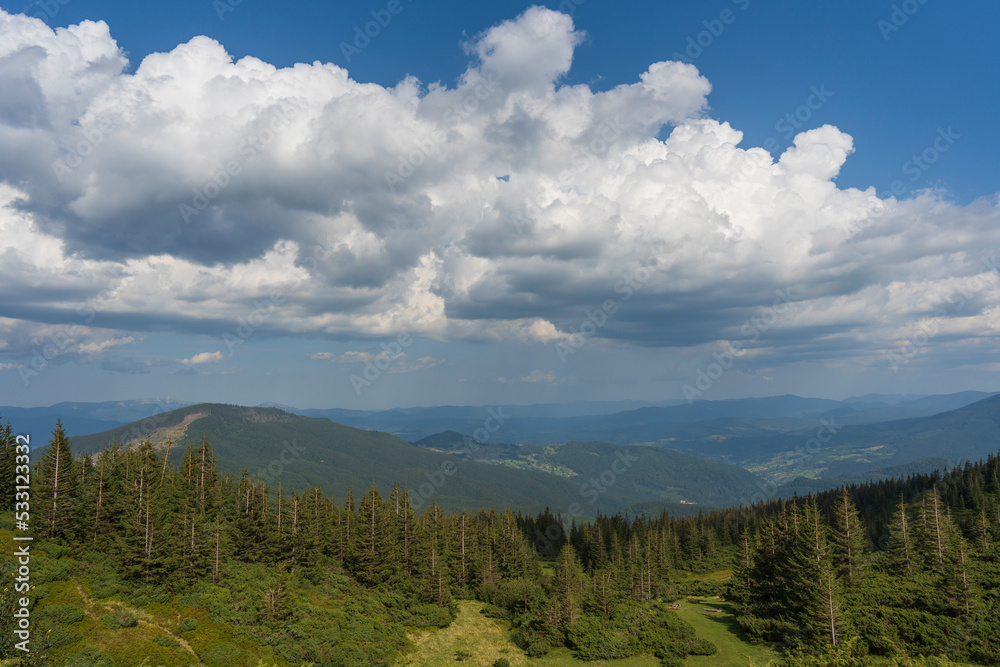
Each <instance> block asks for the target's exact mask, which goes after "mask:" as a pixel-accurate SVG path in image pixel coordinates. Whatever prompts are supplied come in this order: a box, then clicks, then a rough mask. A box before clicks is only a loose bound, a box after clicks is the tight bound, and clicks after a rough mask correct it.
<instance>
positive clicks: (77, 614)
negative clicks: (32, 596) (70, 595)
mask: <svg viewBox="0 0 1000 667" xmlns="http://www.w3.org/2000/svg"><path fill="white" fill-rule="evenodd" d="M39 613H40V615H41V617H42V618H43V619H50V620H51V621H52V622H54V623H58V624H60V625H69V624H70V623H79V622H80V621H82V620H83V609H82V608H81V607H78V606H76V605H75V604H53V605H47V606H45V607H43V608H42V609H41V611H40V612H39Z"/></svg>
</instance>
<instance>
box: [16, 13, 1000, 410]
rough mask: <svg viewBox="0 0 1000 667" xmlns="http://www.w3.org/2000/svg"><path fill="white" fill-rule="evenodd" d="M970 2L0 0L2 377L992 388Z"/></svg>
mask: <svg viewBox="0 0 1000 667" xmlns="http://www.w3.org/2000/svg"><path fill="white" fill-rule="evenodd" d="M998 19H1000V6H998V5H997V4H996V3H992V2H990V3H988V2H968V3H960V4H956V3H944V2H941V1H940V0H923V1H921V0H907V1H905V2H880V1H875V2H871V1H868V0H865V1H864V2H862V1H859V0H847V1H844V2H832V1H830V2H810V3H801V2H792V1H790V0H789V1H778V2H770V3H764V2H761V1H760V0H713V1H711V2H699V3H663V2H632V3H615V4H612V3H604V2H597V1H596V0H563V1H562V2H561V3H556V2H552V3H547V4H538V5H532V4H528V3H521V2H495V3H458V2H435V3H427V2H420V0H385V1H375V2H366V3H365V2H340V3H302V4H299V5H296V6H295V7H294V8H292V9H290V8H289V6H288V5H279V4H278V3H276V2H269V1H265V0H214V1H210V0H199V1H197V2H194V1H188V0H182V1H180V2H176V3H172V4H166V3H152V4H147V5H143V4H138V3H119V2H87V1H85V0H65V2H63V1H62V0H42V1H41V2H34V3H29V4H23V5H22V4H20V3H13V4H12V3H7V2H0V258H2V259H0V405H21V406H34V405H51V404H54V403H57V402H60V401H101V400H122V399H129V398H163V399H167V398H169V399H172V400H180V401H213V402H228V403H237V404H244V405H256V404H260V403H264V402H275V403H282V404H288V405H294V406H296V407H300V408H327V407H346V408H365V409H376V408H388V407H405V406H413V405H446V404H490V403H507V404H510V403H515V404H516V403H541V402H569V401H575V400H620V399H644V400H649V401H666V400H679V399H688V400H704V399H722V398H732V397H740V396H766V395H777V394H786V393H793V394H798V395H802V396H820V397H829V398H843V397H846V396H850V395H858V394H864V393H870V392H884V393H911V394H912V393H924V394H931V393H948V392H952V391H961V390H965V389H979V390H987V391H989V390H993V391H996V390H998V389H1000V382H998V381H997V372H998V370H1000V356H998V354H997V353H998V352H1000V339H998V336H997V325H998V323H1000V310H998V308H997V298H998V296H1000V276H998V275H997V257H996V251H997V249H998V241H1000V194H998V192H1000V185H998V183H1000V179H998V176H1000V158H998V155H1000V127H998V124H997V123H996V113H995V109H996V108H997V104H998V101H1000V89H998V87H997V85H996V81H997V80H998V79H1000V44H998V43H997V40H996V39H995V34H994V32H995V26H996V25H997V24H998Z"/></svg>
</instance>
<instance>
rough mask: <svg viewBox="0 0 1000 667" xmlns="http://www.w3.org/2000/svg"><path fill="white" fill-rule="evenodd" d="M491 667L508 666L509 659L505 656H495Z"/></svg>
mask: <svg viewBox="0 0 1000 667" xmlns="http://www.w3.org/2000/svg"><path fill="white" fill-rule="evenodd" d="M493 667H510V660H508V659H507V658H497V659H496V660H494V661H493Z"/></svg>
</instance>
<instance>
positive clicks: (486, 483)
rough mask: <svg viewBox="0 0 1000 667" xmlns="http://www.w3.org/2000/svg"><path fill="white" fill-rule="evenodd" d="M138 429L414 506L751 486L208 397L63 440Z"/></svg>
mask: <svg viewBox="0 0 1000 667" xmlns="http://www.w3.org/2000/svg"><path fill="white" fill-rule="evenodd" d="M147 437H148V438H149V439H150V441H151V442H152V444H153V446H154V447H157V448H161V449H162V448H164V447H166V446H167V443H168V442H170V443H171V446H172V456H173V460H174V461H178V460H179V459H180V455H181V454H182V453H183V451H184V450H185V449H186V447H187V443H188V441H191V442H194V443H199V442H200V441H201V439H202V438H203V437H204V438H205V439H207V441H208V442H209V443H211V445H212V448H213V450H214V452H215V458H216V465H217V466H218V468H219V469H220V470H221V471H225V472H229V473H232V474H234V475H239V474H240V473H241V471H242V470H243V469H244V467H245V468H246V469H247V471H248V473H249V474H250V476H251V477H253V478H257V477H258V476H260V477H262V478H263V479H264V480H265V481H267V482H268V484H269V485H270V486H272V487H273V486H274V485H275V484H276V483H277V481H278V477H279V476H280V478H281V483H282V485H283V486H284V488H286V489H288V490H295V489H298V490H301V489H306V488H309V487H311V486H313V485H318V486H320V487H321V488H323V490H324V491H326V492H327V493H329V494H332V495H334V496H335V497H343V496H344V494H345V493H346V492H347V490H348V488H353V489H355V490H357V489H365V488H368V487H369V486H371V485H372V483H373V482H374V483H375V484H376V485H377V486H378V487H379V488H380V489H381V490H382V491H383V492H384V493H387V492H388V491H389V490H390V489H391V488H392V485H393V483H394V482H399V483H400V484H404V485H406V486H407V487H408V488H409V489H410V491H411V497H413V498H414V499H415V501H416V502H417V503H418V504H419V503H421V502H424V501H426V502H430V499H431V498H434V499H436V500H437V501H438V502H439V503H441V505H442V506H443V507H444V508H445V509H447V510H449V511H455V510H462V509H477V508H480V507H508V506H509V507H511V508H513V509H515V510H522V511H528V512H535V511H539V510H541V509H543V508H545V507H551V508H553V509H554V510H559V511H563V512H564V513H568V514H576V515H578V516H591V517H592V516H595V515H596V513H597V512H599V511H600V512H604V513H616V512H622V511H625V510H627V509H628V508H630V507H632V506H634V505H637V504H643V506H645V507H651V506H655V505H656V504H660V505H665V506H666V505H668V504H669V506H670V507H671V508H674V509H677V510H684V509H687V510H690V511H697V509H696V508H697V507H698V506H704V505H711V506H715V507H722V506H726V505H731V504H738V503H739V502H741V500H742V499H745V498H750V497H752V496H753V495H754V494H755V493H757V492H758V491H759V489H758V487H757V485H758V484H759V483H760V480H759V479H758V478H757V477H756V476H755V475H753V474H751V473H749V472H747V471H746V470H743V469H741V468H738V467H736V466H731V465H725V464H720V463H717V462H713V461H708V460H705V459H701V458H698V457H695V456H691V455H688V454H681V453H678V452H672V451H669V450H663V449H656V448H651V447H633V448H625V447H620V446H616V445H609V444H604V443H586V444H576V445H573V444H571V445H561V446H559V447H558V452H557V453H556V454H555V455H554V456H553V458H554V459H556V462H555V465H553V466H551V467H546V466H534V465H527V464H523V462H518V461H516V460H511V461H508V462H507V463H509V465H498V464H495V463H496V462H494V463H485V462H482V461H477V460H472V459H473V458H476V457H478V456H479V454H478V453H476V456H474V457H470V456H468V455H465V456H463V457H459V456H455V455H454V454H455V452H444V451H434V450H432V449H428V448H424V447H417V446H414V445H412V444H410V443H407V442H404V441H403V440H400V439H399V438H397V437H395V436H393V435H390V434H388V433H380V432H377V431H363V430H359V429H355V428H351V427H348V426H343V425H341V424H336V423H334V422H331V421H329V420H327V419H321V418H310V417H302V416H298V415H293V414H289V413H287V412H284V411H282V410H279V409H276V408H246V407H237V406H229V405H218V404H200V405H193V406H189V407H186V408H182V409H179V410H173V411H171V412H167V413H163V414H161V415H156V416H154V417H150V418H148V419H146V420H144V421H142V422H136V423H134V424H128V425H125V426H122V427H119V428H116V429H112V430H110V431H105V432H103V433H97V434H94V435H87V436H78V437H73V438H71V439H70V442H71V444H72V448H73V451H74V452H75V453H77V454H80V453H84V452H89V453H91V454H93V453H96V452H98V451H100V450H102V449H103V448H104V447H105V446H107V445H108V444H109V443H112V442H120V443H123V444H131V445H135V444H137V443H138V442H140V441H141V440H143V439H145V438H147ZM536 449H537V448H536ZM480 451H481V452H484V453H485V452H487V451H488V449H487V448H486V447H485V446H483V448H482V449H481V450H480ZM474 453H475V452H474ZM483 458H484V459H486V458H489V457H483ZM681 501H683V502H685V503H692V504H687V505H680V504H679V503H681ZM651 503H652V504H653V505H650V504H651ZM571 508H572V510H571Z"/></svg>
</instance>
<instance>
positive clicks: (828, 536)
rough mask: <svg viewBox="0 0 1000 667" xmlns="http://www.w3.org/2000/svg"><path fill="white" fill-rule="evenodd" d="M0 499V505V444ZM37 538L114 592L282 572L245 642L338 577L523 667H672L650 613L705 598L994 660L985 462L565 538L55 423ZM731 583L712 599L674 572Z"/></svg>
mask: <svg viewBox="0 0 1000 667" xmlns="http://www.w3.org/2000/svg"><path fill="white" fill-rule="evenodd" d="M0 444H2V445H3V446H2V448H0V453H2V456H0V481H2V482H3V483H4V486H3V489H4V493H5V496H4V497H3V501H4V505H5V507H6V508H10V507H11V503H12V502H13V497H12V496H9V495H7V490H8V489H11V488H12V487H13V484H12V483H11V484H7V483H6V482H7V477H8V476H10V477H12V476H13V475H12V471H13V467H12V466H13V464H12V461H13V439H12V437H11V431H10V427H9V425H8V426H7V427H6V429H4V430H3V431H2V432H0ZM31 497H32V526H33V529H34V531H35V534H36V535H37V536H40V537H44V538H46V539H48V540H52V541H55V542H58V543H60V544H63V545H65V546H67V547H69V548H70V549H72V550H74V552H75V553H79V554H83V553H86V552H88V551H101V552H104V553H105V554H107V555H108V557H109V558H110V559H111V560H112V561H113V563H114V565H115V567H116V568H118V571H119V572H120V573H121V575H122V577H123V578H125V579H126V580H128V581H132V582H135V583H136V584H141V585H144V586H147V587H154V588H156V589H158V590H163V591H165V592H167V593H170V594H175V593H179V592H183V591H184V590H185V589H186V588H187V587H190V586H192V585H194V584H196V583H197V582H210V583H212V584H219V585H225V582H226V579H227V576H229V575H230V570H233V571H236V570H238V569H239V566H238V564H241V563H242V564H259V565H264V566H267V567H268V568H271V570H272V571H274V572H276V573H279V574H280V576H278V577H277V578H276V579H275V580H274V581H275V583H274V584H273V585H271V586H269V588H268V589H267V590H266V591H264V593H263V598H264V599H263V600H261V601H260V605H259V608H260V616H261V621H262V622H268V623H281V622H283V620H284V619H287V618H288V617H289V615H290V613H291V612H290V611H289V610H290V609H291V608H292V607H293V606H294V603H293V601H292V600H291V599H290V598H289V595H290V590H291V589H292V588H293V586H291V585H290V584H289V583H288V582H294V581H296V580H298V579H301V578H312V579H314V580H318V579H322V578H323V577H324V576H328V575H329V573H331V572H343V573H345V574H347V575H349V576H350V577H351V578H352V579H353V580H355V581H357V582H358V583H360V584H361V585H363V586H364V587H366V588H368V589H371V590H383V591H393V592H394V593H395V594H400V595H403V596H404V597H405V598H406V599H408V600H411V601H412V603H413V604H420V605H430V606H432V607H437V608H439V609H440V610H442V611H441V613H443V614H444V616H445V617H447V618H450V616H449V614H452V615H453V613H454V608H453V606H450V603H451V602H452V600H453V599H454V598H456V597H458V598H474V599H479V600H482V601H484V602H485V603H487V608H486V609H487V613H489V614H491V615H494V616H496V617H498V618H504V619H506V620H508V621H510V622H511V624H512V630H513V638H514V640H515V641H516V642H517V643H518V644H519V645H520V646H521V647H522V648H523V649H525V650H526V651H527V652H528V653H529V654H530V655H543V654H545V653H546V652H547V651H548V650H550V649H551V648H552V647H555V646H568V647H570V648H571V649H572V650H573V651H574V652H575V654H576V655H577V656H579V657H582V658H585V659H612V658H621V657H627V656H629V655H635V654H637V653H642V652H652V653H655V654H656V655H658V656H659V657H660V658H661V659H662V661H663V662H664V664H673V663H675V662H677V661H678V660H680V659H681V658H683V656H685V655H688V654H691V653H711V652H713V651H714V647H713V646H711V644H710V643H708V642H705V641H703V640H699V639H698V638H697V637H695V636H694V632H693V630H692V629H691V628H690V626H688V625H687V624H686V623H684V622H683V621H680V620H679V619H678V618H677V617H676V615H673V614H671V613H670V611H669V610H668V609H667V607H666V606H665V604H664V603H665V602H666V601H670V600H673V599H677V598H678V596H680V595H684V594H690V593H705V592H708V593H720V594H723V595H724V596H725V597H726V599H728V600H729V601H731V602H732V603H733V605H734V610H735V612H736V614H737V618H738V623H739V625H740V627H741V628H742V630H743V632H744V633H745V634H746V636H747V637H749V638H750V639H752V640H754V641H758V642H766V643H771V644H772V645H774V646H776V647H779V648H782V649H784V650H786V651H788V652H791V653H795V652H805V653H810V652H811V653H817V654H821V653H823V652H828V651H832V650H837V649H843V647H844V646H845V645H847V644H848V642H850V645H851V650H852V651H854V652H855V653H857V654H858V655H873V656H892V655H895V654H896V653H898V652H899V651H903V652H906V653H909V654H912V655H917V654H921V655H946V656H949V657H951V658H953V659H961V660H967V661H971V662H976V663H981V664H996V662H997V661H998V660H1000V654H998V649H997V648H996V647H998V646H1000V625H998V623H1000V621H998V619H1000V614H997V611H1000V610H998V609H997V605H998V600H1000V547H998V545H1000V460H998V458H997V457H995V456H991V457H989V458H988V459H987V460H986V461H983V462H979V463H969V464H966V465H965V466H963V467H959V468H956V469H954V470H951V471H949V472H945V473H941V472H935V473H932V474H929V475H912V476H910V477H908V478H906V479H896V480H884V481H880V482H873V483H868V484H859V485H853V486H851V487H844V488H842V489H839V490H832V491H827V492H822V493H818V494H815V495H810V496H807V497H805V498H798V497H796V498H792V499H787V500H773V501H768V502H762V503H758V504H756V505H754V506H752V507H746V506H744V507H738V508H728V509H723V510H713V511H707V512H702V513H700V514H698V515H695V516H688V517H675V516H670V515H668V514H667V513H665V512H664V513H661V514H660V515H659V516H655V517H648V516H638V517H631V516H628V515H627V514H621V515H616V516H598V517H597V518H596V519H595V520H593V521H589V522H584V523H579V524H577V523H564V521H563V518H562V517H561V516H558V515H553V514H552V513H551V512H550V511H549V510H545V511H544V512H542V513H541V514H539V515H537V516H524V515H522V514H516V513H514V512H512V511H510V510H509V509H507V510H505V511H499V510H497V509H482V510H478V511H475V512H462V513H459V514H452V515H447V514H446V513H445V512H444V511H443V510H442V509H441V507H440V506H439V505H438V504H437V502H432V503H431V504H430V505H429V506H428V507H427V508H426V509H424V510H423V511H421V512H418V511H416V510H415V509H414V508H413V506H412V503H411V502H410V498H409V493H408V490H407V489H406V488H405V487H401V486H399V485H398V484H397V485H395V486H394V487H393V488H392V489H391V490H390V491H389V492H388V493H387V494H386V495H383V494H382V492H380V490H379V489H378V488H377V487H376V486H375V485H373V486H372V487H371V488H369V489H368V490H367V491H365V493H364V494H363V495H362V497H361V498H360V500H359V501H355V498H354V496H353V493H352V492H351V491H348V492H347V493H346V495H345V497H344V498H342V499H335V498H333V497H332V496H330V495H328V494H326V493H325V492H324V491H323V490H322V489H321V488H320V487H318V486H314V487H311V488H307V489H292V490H288V489H284V488H282V486H281V483H280V482H279V483H278V484H277V485H276V486H275V487H274V488H270V487H269V486H268V485H267V484H266V482H265V481H264V480H262V479H259V478H257V479H255V478H252V477H251V476H250V475H249V474H248V473H247V471H246V470H244V471H243V472H242V473H241V474H239V475H234V474H229V473H224V472H222V471H219V470H217V469H216V465H215V460H214V456H213V452H212V448H211V445H210V444H209V443H208V442H207V441H206V440H205V439H204V438H203V439H202V441H201V442H200V443H199V444H197V445H196V444H194V443H188V444H187V445H186V447H183V448H175V447H173V443H169V442H168V443H167V445H166V446H164V447H160V448H157V447H154V446H153V444H152V442H151V441H150V440H148V439H147V440H145V441H143V442H141V443H139V444H138V445H135V446H132V447H123V446H121V445H119V444H111V445H109V446H108V447H106V448H105V449H104V450H102V451H101V452H99V453H97V454H94V455H89V454H83V455H81V456H79V457H77V456H74V454H73V453H72V451H71V449H70V446H69V442H68V439H67V438H66V434H65V432H64V430H63V429H62V426H61V424H57V425H56V428H55V430H54V431H53V434H52V437H51V440H50V442H49V446H48V447H47V448H46V450H45V452H44V453H43V454H42V456H41V457H40V459H39V461H38V463H37V464H36V466H35V469H34V472H33V475H32V494H31ZM726 568H731V569H732V573H733V574H732V578H731V579H730V581H729V583H728V584H726V585H725V587H724V588H711V587H710V589H709V590H706V589H703V588H700V587H699V586H702V585H701V584H697V583H692V581H691V580H690V579H689V578H688V577H687V576H686V575H687V573H688V572H690V571H712V570H718V569H726Z"/></svg>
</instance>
